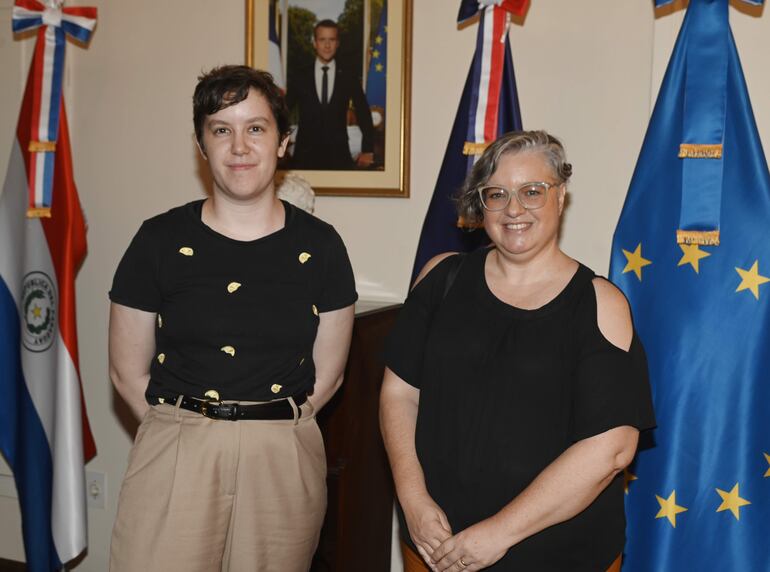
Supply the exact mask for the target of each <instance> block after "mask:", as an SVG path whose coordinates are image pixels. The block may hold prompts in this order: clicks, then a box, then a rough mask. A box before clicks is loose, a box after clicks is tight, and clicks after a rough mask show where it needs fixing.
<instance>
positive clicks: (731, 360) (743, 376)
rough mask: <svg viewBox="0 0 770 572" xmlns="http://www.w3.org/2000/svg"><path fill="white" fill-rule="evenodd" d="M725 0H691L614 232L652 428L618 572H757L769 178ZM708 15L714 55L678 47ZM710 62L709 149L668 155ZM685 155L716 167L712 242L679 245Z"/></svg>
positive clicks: (767, 483)
mask: <svg viewBox="0 0 770 572" xmlns="http://www.w3.org/2000/svg"><path fill="white" fill-rule="evenodd" d="M727 3H728V0H690V7H689V10H688V13H687V15H686V17H685V20H684V23H683V25H682V28H681V31H680V33H679V38H678V39H677V42H676V45H675V47H674V51H673V55H672V56H671V61H670V63H669V66H668V70H667V72H666V75H665V78H664V80H663V84H662V86H661V89H660V94H659V96H658V101H657V103H656V106H655V110H654V112H653V115H652V118H651V120H650V125H649V128H648V131H647V135H646V137H645V140H644V144H643V146H642V150H641V153H640V156H639V160H638V163H637V166H636V170H635V172H634V175H633V178H632V181H631V185H630V189H629V192H628V196H627V198H626V202H625V205H624V207H623V211H622V213H621V216H620V221H619V222H618V226H617V229H616V231H615V236H614V240H613V246H612V260H611V269H610V276H611V278H612V280H613V282H615V284H617V285H618V286H619V287H620V288H621V289H622V290H623V291H624V292H625V294H626V296H627V297H628V299H629V302H630V304H631V306H632V309H633V313H634V318H635V322H636V328H637V330H638V332H639V335H640V337H641V340H642V342H643V343H644V346H645V348H646V350H647V356H648V361H649V368H650V379H651V383H652V387H653V396H654V402H655V413H656V417H657V419H658V425H659V426H658V428H657V429H656V430H655V431H654V432H653V433H652V434H651V435H648V436H647V437H650V439H649V442H648V443H644V439H643V442H642V444H641V445H640V452H639V454H638V457H637V460H636V462H635V464H634V465H632V467H630V468H629V471H628V472H627V474H626V482H627V493H628V496H627V503H626V504H627V518H628V528H627V537H628V541H627V544H626V555H625V559H624V564H623V569H624V570H625V571H630V572H636V571H639V572H648V571H651V570H655V571H667V570H746V571H749V570H752V571H760V570H762V571H766V570H770V550H768V549H767V541H768V538H770V414H768V404H770V373H768V372H770V351H768V350H769V349H770V240H768V228H770V175H769V174H768V168H767V163H766V161H765V156H764V153H763V150H762V145H761V143H760V139H759V134H758V132H757V128H756V124H755V122H754V117H753V113H752V109H751V103H750V101H749V97H748V92H747V89H746V83H745V81H744V77H743V71H742V69H741V65H740V61H739V58H738V53H737V50H736V47H735V42H734V39H733V36H732V33H731V31H730V29H729V24H728V23H727V15H728V8H727ZM715 5H716V9H714V7H715ZM714 18H724V22H722V24H724V29H725V42H724V46H725V53H724V54H723V55H724V56H725V57H726V65H725V66H721V64H720V63H719V58H714V59H713V60H709V61H704V60H703V59H702V58H701V59H700V60H696V59H694V58H690V59H688V52H691V51H694V50H696V49H697V48H698V46H697V45H694V42H697V41H698V40H697V38H699V37H703V34H702V30H701V29H700V27H701V26H703V25H707V26H714V25H718V24H720V22H716V21H715V20H714ZM693 62H696V63H693ZM697 66H699V67H697ZM714 66H716V67H717V69H714ZM720 69H721V70H722V71H721V72H720V71H719V70H720ZM719 73H722V74H724V77H723V78H721V79H723V80H724V81H721V83H722V87H721V88H719V89H722V95H721V97H722V98H723V101H724V106H723V107H724V128H723V136H722V138H721V142H720V144H719V145H718V146H719V147H721V149H720V151H721V157H720V158H717V157H715V156H711V157H710V158H708V157H706V156H703V157H701V158H693V156H685V157H684V158H680V145H681V144H682V143H686V142H687V141H686V139H687V136H688V133H692V130H693V121H695V122H697V120H698V119H699V118H698V117H697V116H690V115H689V114H690V111H691V110H692V107H690V108H689V111H688V106H687V97H686V92H687V91H688V89H689V87H688V86H690V87H691V86H692V85H693V83H692V82H691V83H689V84H688V81H687V80H688V77H692V75H693V74H704V76H709V75H710V76H714V75H718V74H719ZM714 79H715V83H716V84H719V83H720V78H714ZM696 84H697V82H696ZM697 85H700V86H701V87H700V88H699V89H701V88H702V87H703V84H702V83H701V84H697ZM687 95H688V96H691V94H687ZM708 95H709V96H713V95H714V94H708ZM717 95H719V94H717ZM711 99H712V100H713V99H714V98H713V97H711ZM717 99H718V98H717ZM711 112H712V113H713V109H712V110H711ZM700 119H702V120H703V122H704V123H709V122H710V121H712V120H713V117H702V118H700ZM696 157H697V155H696ZM698 161H700V162H704V163H703V164H704V165H711V166H710V167H706V168H707V169H708V168H712V169H713V165H716V163H719V165H717V166H718V167H719V170H721V173H722V175H721V176H722V180H721V184H720V185H719V187H720V188H719V189H718V191H719V193H720V194H721V199H720V200H719V204H718V205H717V206H719V207H720V209H719V210H718V211H717V213H718V220H717V221H716V222H717V223H718V231H719V245H718V246H716V245H714V244H713V243H711V242H708V241H705V242H701V243H697V242H694V243H689V244H688V243H687V241H685V240H681V239H680V240H679V242H677V231H678V230H679V229H680V228H681V220H680V215H681V214H682V213H681V211H683V210H684V209H685V208H687V207H688V204H683V203H690V202H691V201H692V200H696V201H697V200H701V199H702V198H699V197H698V193H697V191H698V188H697V186H694V185H693V181H695V180H697V177H695V178H693V177H691V176H690V175H689V174H688V172H690V171H692V170H693V169H695V170H696V171H697V169H698V168H699V167H698V165H697V163H695V162H698ZM688 162H690V164H689V165H688ZM709 162H711V163H709ZM690 174H691V173H690ZM707 200H711V199H707ZM689 206H691V205H689ZM712 206H713V205H712Z"/></svg>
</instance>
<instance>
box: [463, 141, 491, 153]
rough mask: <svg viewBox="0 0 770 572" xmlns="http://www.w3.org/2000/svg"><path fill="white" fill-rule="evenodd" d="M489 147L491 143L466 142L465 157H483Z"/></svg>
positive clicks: (464, 146) (464, 147)
mask: <svg viewBox="0 0 770 572" xmlns="http://www.w3.org/2000/svg"><path fill="white" fill-rule="evenodd" d="M487 147H489V143H476V142H474V141H466V142H465V145H463V155H481V154H482V153H483V152H484V149H486V148H487Z"/></svg>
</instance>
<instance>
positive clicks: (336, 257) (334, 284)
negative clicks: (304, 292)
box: [316, 230, 358, 312]
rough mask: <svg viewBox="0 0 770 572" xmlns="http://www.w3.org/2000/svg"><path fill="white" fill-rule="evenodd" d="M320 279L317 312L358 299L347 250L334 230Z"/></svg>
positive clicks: (349, 303) (338, 306)
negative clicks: (321, 281) (320, 285)
mask: <svg viewBox="0 0 770 572" xmlns="http://www.w3.org/2000/svg"><path fill="white" fill-rule="evenodd" d="M322 280H323V285H322V287H321V298H320V301H319V302H318V304H316V306H317V307H318V311H319V312H331V311H332V310H339V309H340V308H345V307H346V306H350V305H351V304H353V303H355V301H356V300H358V293H357V292H356V281H355V278H354V276H353V267H352V266H351V265H350V258H349V257H348V251H347V249H346V248H345V243H343V242H342V238H341V237H340V235H339V234H337V232H336V231H334V230H332V232H331V237H330V239H329V241H328V243H327V247H326V255H325V256H324V269H323V276H322Z"/></svg>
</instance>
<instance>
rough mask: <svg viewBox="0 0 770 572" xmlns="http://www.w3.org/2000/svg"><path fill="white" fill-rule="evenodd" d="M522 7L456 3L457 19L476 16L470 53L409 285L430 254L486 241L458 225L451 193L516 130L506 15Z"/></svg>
mask: <svg viewBox="0 0 770 572" xmlns="http://www.w3.org/2000/svg"><path fill="white" fill-rule="evenodd" d="M528 6H529V0H481V1H479V0H463V1H462V2H461V4H460V12H459V15H458V22H464V21H465V20H467V19H469V18H472V17H475V16H476V15H478V16H479V29H478V33H477V36H476V51H475V53H474V55H473V62H472V63H471V69H470V71H469V72H468V79H467V80H466V82H465V88H464V89H463V93H462V97H461V98H460V104H459V106H458V108H457V115H455V122H454V125H453V126H452V133H451V135H450V136H449V143H448V144H447V149H446V152H445V153H444V161H443V163H442V164H441V170H440V171H439V174H438V180H437V181H436V187H435V189H434V190H433V198H432V199H431V202H430V205H429V206H428V212H427V214H426V215H425V222H424V223H423V226H422V232H421V233H420V241H419V243H418V245H417V253H416V255H415V258H414V266H413V268H412V279H411V283H413V282H414V279H415V278H416V277H417V274H419V272H420V270H421V269H422V267H423V266H425V263H426V262H428V260H430V259H431V258H432V257H434V256H435V255H437V254H440V253H442V252H450V251H457V252H469V251H471V250H474V249H476V248H478V247H479V246H481V245H483V244H487V243H488V242H489V240H488V238H487V235H486V233H485V232H484V231H483V230H482V229H477V230H476V231H474V232H470V231H469V230H468V229H464V228H462V221H458V220H457V213H456V212H455V208H454V204H453V203H452V196H453V195H454V193H455V191H457V189H459V188H460V186H461V185H462V184H463V181H464V180H465V176H466V175H467V174H468V171H469V170H470V169H471V167H472V166H473V164H474V163H475V161H476V159H477V158H478V157H479V156H480V155H481V153H482V152H483V151H484V149H485V148H486V146H487V145H488V144H489V143H491V142H492V141H494V140H495V139H497V137H499V136H500V135H502V134H503V133H507V132H508V131H513V130H515V129H521V112H520V111H519V97H518V95H517V93H516V78H515V77H514V73H513V60H512V59H511V46H510V42H509V40H508V24H509V22H510V15H511V14H515V15H518V16H522V15H523V14H524V13H525V12H526V10H527V8H528Z"/></svg>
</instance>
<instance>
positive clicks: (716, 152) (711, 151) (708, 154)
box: [679, 143, 722, 159]
mask: <svg viewBox="0 0 770 572" xmlns="http://www.w3.org/2000/svg"><path fill="white" fill-rule="evenodd" d="M679 158H680V159H721V158H722V145H721V144H719V145H700V144H698V143H682V144H681V145H679Z"/></svg>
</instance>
